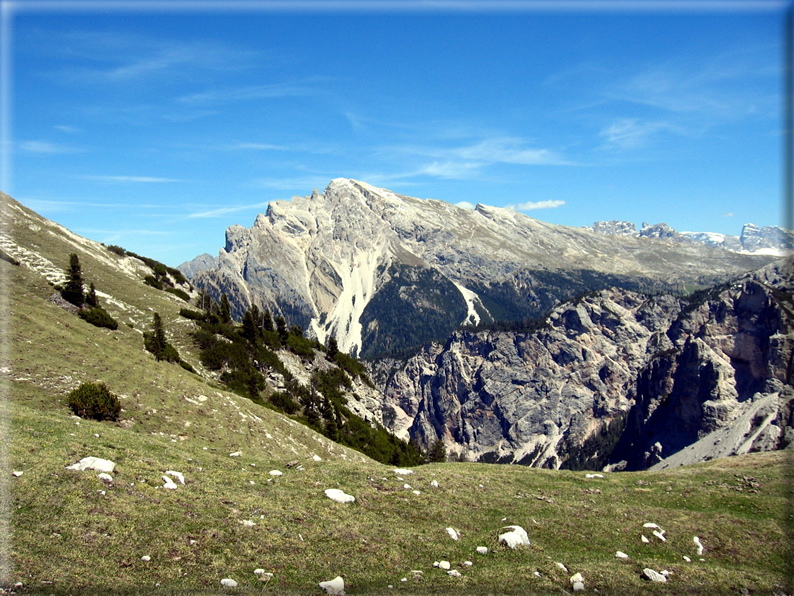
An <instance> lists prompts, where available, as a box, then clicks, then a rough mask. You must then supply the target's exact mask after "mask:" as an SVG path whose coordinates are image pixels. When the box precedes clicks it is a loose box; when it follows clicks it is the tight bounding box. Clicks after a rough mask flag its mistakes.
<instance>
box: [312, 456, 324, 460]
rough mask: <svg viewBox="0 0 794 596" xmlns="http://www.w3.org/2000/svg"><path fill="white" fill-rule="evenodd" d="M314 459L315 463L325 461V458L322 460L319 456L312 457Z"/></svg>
mask: <svg viewBox="0 0 794 596" xmlns="http://www.w3.org/2000/svg"><path fill="white" fill-rule="evenodd" d="M312 459H313V460H314V461H323V458H322V457H320V456H319V455H312Z"/></svg>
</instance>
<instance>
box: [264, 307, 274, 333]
mask: <svg viewBox="0 0 794 596" xmlns="http://www.w3.org/2000/svg"><path fill="white" fill-rule="evenodd" d="M262 329H264V330H265V331H275V329H274V328H273V317H272V316H270V311H269V310H266V311H265V313H264V314H263V315H262Z"/></svg>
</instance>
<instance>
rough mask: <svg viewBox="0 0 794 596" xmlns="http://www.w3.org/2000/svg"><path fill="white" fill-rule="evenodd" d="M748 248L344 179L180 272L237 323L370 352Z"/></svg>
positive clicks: (684, 285) (697, 280)
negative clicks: (286, 329) (297, 328)
mask: <svg viewBox="0 0 794 596" xmlns="http://www.w3.org/2000/svg"><path fill="white" fill-rule="evenodd" d="M773 258H774V257H773V256H770V255H757V254H743V253H737V252H732V251H726V250H724V249H722V248H717V247H714V246H710V245H706V244H703V243H698V242H688V241H686V242H670V241H667V239H666V238H664V237H660V236H659V235H658V234H657V235H651V236H648V235H646V236H639V237H632V236H629V235H617V236H615V235H612V236H607V235H604V234H602V233H598V232H595V231H593V230H587V229H580V228H571V227H566V226H560V225H554V224H548V223H545V222H541V221H539V220H536V219H533V218H530V217H528V216H526V215H523V214H521V213H518V212H516V211H513V210H510V209H504V208H497V207H488V206H485V205H477V206H476V207H475V208H474V209H473V210H470V209H463V208H460V207H456V206H454V205H451V204H449V203H445V202H443V201H436V200H432V199H427V200H422V199H417V198H413V197H407V196H403V195H399V194H396V193H393V192H391V191H389V190H386V189H381V188H376V187H373V186H371V185H369V184H367V183H365V182H360V181H356V180H348V179H342V178H340V179H335V180H332V181H331V183H330V184H329V185H328V187H327V188H326V189H325V190H324V191H323V192H322V193H319V192H318V191H316V190H315V191H314V192H313V193H312V194H311V195H308V196H305V197H294V198H293V199H292V200H290V201H275V202H271V203H270V204H269V205H268V208H267V211H266V212H265V213H264V214H260V215H259V216H257V218H256V221H255V222H254V224H253V226H252V227H251V228H245V227H242V226H238V225H235V226H231V227H230V228H229V229H228V230H227V231H226V244H225V246H224V247H223V248H222V249H221V250H220V252H219V254H218V257H217V258H214V257H211V256H209V255H201V256H200V257H198V258H197V259H194V260H193V261H191V262H189V263H185V264H183V265H181V266H180V267H179V268H180V270H182V271H183V272H184V273H185V274H186V275H187V276H188V277H189V278H191V279H192V281H193V283H194V284H195V285H196V286H198V287H201V288H203V289H205V290H206V291H208V292H209V293H210V294H211V295H213V296H214V297H215V299H216V300H217V299H219V297H220V295H221V294H222V293H226V294H227V296H228V297H229V299H230V301H231V304H232V308H233V312H234V313H235V314H236V316H238V317H239V316H242V314H243V312H244V311H245V309H246V308H247V307H248V306H249V305H250V304H253V303H255V304H257V305H258V306H259V307H262V308H267V309H269V310H271V311H272V312H274V313H279V314H282V315H284V317H285V318H286V319H287V320H289V321H290V322H291V323H293V324H298V325H301V326H302V327H303V328H304V329H306V330H307V331H308V332H310V333H311V334H313V335H314V336H315V337H317V338H318V339H319V340H320V341H325V340H326V338H328V337H330V336H333V337H335V339H336V341H337V342H338V344H339V347H340V349H342V350H343V351H345V352H348V353H353V354H356V355H360V356H363V357H367V358H372V357H375V356H392V355H395V354H401V355H407V354H410V353H412V352H413V351H415V350H416V349H417V348H419V347H421V346H422V345H423V344H425V343H426V342H428V341H430V340H439V341H440V340H443V339H444V338H445V337H447V336H448V335H449V334H450V333H451V332H453V331H455V330H456V329H458V328H459V327H461V325H464V324H468V325H472V326H476V325H479V324H486V323H491V322H494V321H520V320H526V319H532V318H536V317H539V316H541V315H543V314H544V313H545V312H547V311H548V310H549V309H550V308H552V307H553V306H555V305H556V304H558V303H559V302H560V301H561V300H566V299H569V298H572V297H573V296H575V295H577V294H579V293H581V292H584V291H590V290H594V289H602V288H607V287H623V288H627V289H634V290H642V291H677V292H679V293H683V292H684V291H687V290H691V289H693V288H698V287H705V286H709V285H712V284H714V283H719V282H721V281H724V280H725V279H728V278H730V277H732V276H735V275H737V274H740V273H743V272H746V271H749V270H752V269H757V268H758V267H761V266H763V265H765V264H767V263H769V262H771V261H772V260H773Z"/></svg>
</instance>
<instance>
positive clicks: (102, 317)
mask: <svg viewBox="0 0 794 596" xmlns="http://www.w3.org/2000/svg"><path fill="white" fill-rule="evenodd" d="M78 314H79V315H80V318H81V319H83V320H84V321H86V322H87V323H91V324H92V325H94V326H95V327H106V328H107V329H112V330H113V331H115V330H116V329H118V328H119V324H118V321H116V319H114V318H113V317H111V316H110V315H109V314H108V312H107V311H106V310H105V309H104V308H102V307H101V306H95V307H94V308H89V309H88V310H81V311H80V312H79V313H78Z"/></svg>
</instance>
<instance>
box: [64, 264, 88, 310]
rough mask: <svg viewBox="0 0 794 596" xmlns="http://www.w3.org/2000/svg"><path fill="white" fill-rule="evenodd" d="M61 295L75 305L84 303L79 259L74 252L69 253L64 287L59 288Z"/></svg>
mask: <svg viewBox="0 0 794 596" xmlns="http://www.w3.org/2000/svg"><path fill="white" fill-rule="evenodd" d="M61 296H63V299H64V300H66V301H67V302H71V303H72V304H74V305H75V306H77V307H82V306H83V304H84V303H85V294H84V293H83V271H82V268H81V266H80V259H79V258H78V257H77V255H76V254H75V253H72V254H70V255H69V268H68V269H67V270H66V287H64V289H63V290H61Z"/></svg>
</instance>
